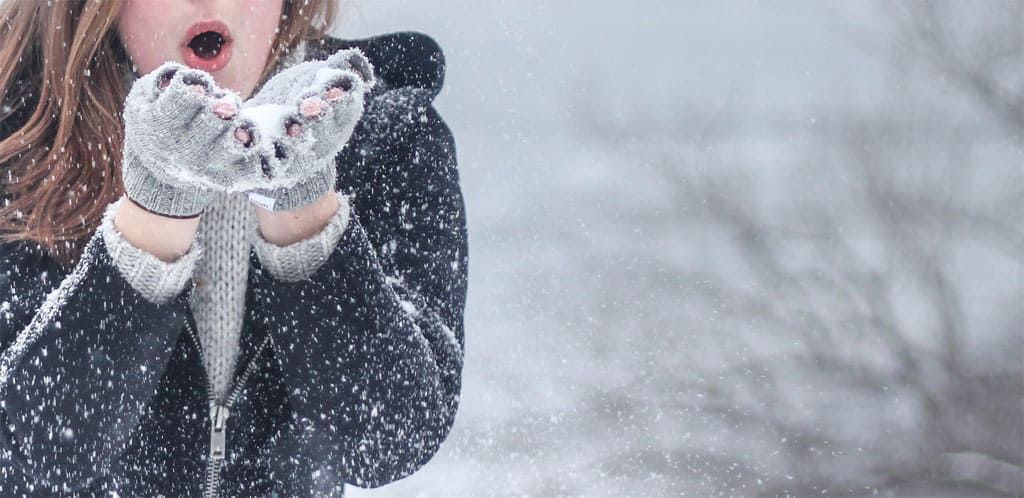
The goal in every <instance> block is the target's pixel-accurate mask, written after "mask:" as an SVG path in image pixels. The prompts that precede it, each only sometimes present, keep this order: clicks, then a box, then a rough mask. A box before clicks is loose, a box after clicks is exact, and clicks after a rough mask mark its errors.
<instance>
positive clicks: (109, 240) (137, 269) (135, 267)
mask: <svg viewBox="0 0 1024 498" xmlns="http://www.w3.org/2000/svg"><path fill="white" fill-rule="evenodd" d="M123 201H124V198H123V197H122V198H121V199H118V200H117V201H116V202H113V203H111V204H110V205H109V206H107V208H106V210H105V211H104V214H103V221H102V222H101V223H100V227H99V230H100V233H101V234H102V236H103V241H104V242H106V246H107V251H108V252H109V253H110V256H111V257H112V258H113V260H114V262H115V263H116V265H117V269H118V270H119V271H120V272H121V275H123V276H124V278H125V280H127V281H128V282H129V283H131V284H132V287H134V288H135V289H136V290H137V291H139V294H142V296H143V297H145V298H146V299H147V300H148V301H150V302H153V303H156V304H166V303H167V302H169V301H170V300H171V299H173V298H174V297H175V296H177V295H178V294H180V293H181V291H182V290H184V289H185V286H186V285H187V284H188V282H189V279H191V278H192V274H193V272H194V270H195V266H196V261H197V260H198V259H199V258H200V257H201V256H202V252H203V251H202V246H201V245H200V244H199V243H196V242H193V244H192V247H190V248H189V250H188V252H187V253H185V254H184V255H183V256H182V257H180V258H178V259H177V260H176V261H173V262H166V261H163V260H161V259H159V258H157V257H156V256H154V255H152V254H150V253H148V252H146V251H145V250H143V249H140V248H138V247H136V246H134V245H132V244H131V243H130V242H128V241H127V240H125V239H124V237H122V236H121V232H119V231H118V230H117V227H115V226H114V213H116V212H117V207H118V206H119V205H120V204H121V202H123Z"/></svg>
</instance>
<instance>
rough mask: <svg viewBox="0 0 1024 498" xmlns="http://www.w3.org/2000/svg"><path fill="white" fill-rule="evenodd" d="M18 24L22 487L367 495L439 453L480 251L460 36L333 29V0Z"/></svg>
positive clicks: (10, 202)
mask: <svg viewBox="0 0 1024 498" xmlns="http://www.w3.org/2000/svg"><path fill="white" fill-rule="evenodd" d="M0 18H3V19H4V20H5V24H4V25H3V26H2V30H3V31H2V32H0V37H2V43H0V47H2V48H0V88H2V89H3V107H2V108H0V117H2V118H0V119H2V121H0V140H2V141H0V178H2V181H3V188H2V189H0V194H2V195H3V203H2V206H0V235H2V241H3V242H2V246H0V346H2V351H3V355H2V357H0V401H2V406H0V408H2V409H0V419H2V420H0V422H2V423H0V427H3V428H4V429H3V433H2V434H0V495H2V496H98V495H101V496H109V495H111V494H112V493H117V494H118V495H120V496H158V495H164V496H196V495H199V494H200V493H203V494H205V495H207V496H217V495H220V494H223V495H225V496H274V495H276V496H342V495H343V492H344V483H345V482H348V483H352V484H354V485H358V486H360V487H365V488H372V487H378V486H382V485H384V484H387V483H389V482H392V481H394V480H397V479H400V478H403V477H405V476H408V475H410V474H411V473H413V472H415V471H416V470H418V469H419V468H421V467H422V466H423V465H424V464H426V462H427V461H429V459H430V458H431V457H432V456H433V455H434V454H435V453H436V452H437V450H438V448H439V447H440V445H441V443H442V442H443V441H444V439H445V438H446V437H447V434H448V433H449V431H450V429H451V426H452V424H453V422H454V418H455V414H456V411H457V408H458V401H459V392H460V389H461V372H462V359H463V346H464V333H463V310H464V306H465V296H466V290H467V289H466V278H467V261H468V253H467V235H466V227H465V210H464V205H463V201H462V194H461V190H460V187H459V181H458V173H457V169H456V160H455V149H454V142H453V140H452V137H451V133H450V131H449V130H448V128H447V126H446V125H445V123H444V122H443V121H442V119H441V118H440V116H438V114H437V112H436V111H435V110H434V108H433V106H432V105H431V102H432V100H433V98H434V96H436V94H437V93H438V91H439V90H440V88H441V84H442V81H443V74H444V64H443V56H442V54H441V52H440V50H439V48H438V47H437V45H436V44H435V43H434V42H433V41H432V40H431V39H430V38H428V37H426V36H424V35H421V34H416V33H397V34H391V35H383V36H379V37H374V38H369V39H364V40H351V41H344V40H339V39H334V38H331V37H327V36H324V35H323V32H324V27H326V26H330V25H331V21H332V19H333V7H332V5H331V4H330V2H329V1H323V2H312V1H310V2H306V1H300V0H259V1H255V2H254V1H252V0H229V1H223V2H196V1H187V0H122V1H105V0H104V1H69V2H44V1H42V0H39V1H31V2H30V1H26V2H5V3H4V4H3V5H2V7H0ZM166 61H172V63H171V64H164V62H166ZM303 61H306V62H303ZM186 66H188V67H186ZM140 75H141V76H140ZM204 75H206V76H209V77H208V78H207V77H205V76H204ZM317 75H327V77H326V79H324V78H318V76H317ZM129 90H131V92H129ZM126 98H127V99H128V100H127V104H126V100H125V99H126ZM171 104H173V105H171ZM182 109H185V110H184V111H183V110H182ZM268 109H270V110H273V111H275V112H269V111H268ZM186 111H188V112H186ZM277 111H279V112H277ZM181 113H184V114H181ZM190 113H191V114H190ZM122 116H123V121H122ZM183 116H184V117H183ZM175 123H178V124H177V125H175ZM211 130H213V132H212V133H211ZM202 158H205V159H206V160H205V161H204V160H202ZM140 178H141V179H142V180H139V179H140ZM240 185H242V186H244V188H243V187H239V186H240Z"/></svg>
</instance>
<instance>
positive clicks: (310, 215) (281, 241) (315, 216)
mask: <svg viewBox="0 0 1024 498" xmlns="http://www.w3.org/2000/svg"><path fill="white" fill-rule="evenodd" d="M340 206H341V204H340V203H339V202H338V194H337V193H336V192H334V191H333V190H328V191H327V192H324V194H323V195H321V196H320V197H319V198H318V199H317V200H316V201H314V202H312V203H310V204H307V205H305V206H302V207H301V208H298V209H294V210H291V211H270V210H267V209H263V208H261V207H259V206H255V209H256V219H257V221H258V222H259V230H260V236H262V237H263V240H266V241H267V242H270V243H271V244H274V245H277V246H282V247H283V246H286V245H290V244H294V243H296V242H298V241H301V240H305V239H308V238H310V237H312V236H314V235H316V234H317V233H319V232H320V231H321V230H323V229H324V227H325V226H327V223H328V222H329V221H330V220H331V217H332V216H334V215H335V214H336V213H337V212H338V208H339V207H340Z"/></svg>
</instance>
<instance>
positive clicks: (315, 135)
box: [236, 49, 375, 211]
mask: <svg viewBox="0 0 1024 498" xmlns="http://www.w3.org/2000/svg"><path fill="white" fill-rule="evenodd" d="M374 84H375V78H374V74H373V67H372V66H371V65H370V63H369V61H367V60H366V57H365V56H364V55H363V53H362V52H361V51H360V50H358V49H350V50H340V51H338V52H337V53H335V54H334V55H332V56H331V57H329V58H328V59H327V60H324V61H308V62H303V63H301V64H298V65H295V66H292V67H289V68H288V69H285V70H284V71H281V72H280V73H278V74H276V75H275V76H274V77H273V78H271V79H270V80H268V81H267V82H266V84H265V85H264V86H263V88H262V89H260V91H259V92H258V93H257V94H256V95H254V96H253V97H252V98H251V99H249V100H248V101H247V102H245V104H243V106H242V110H241V113H240V114H241V116H242V118H243V119H246V120H248V121H251V122H253V123H255V124H256V136H255V137H254V141H255V144H256V145H255V148H256V149H257V150H258V151H259V154H260V155H261V161H262V166H263V173H264V177H263V178H262V179H260V180H259V181H257V182H255V183H253V184H246V183H245V182H239V183H236V189H237V190H247V191H249V199H250V200H251V201H252V202H253V203H255V204H257V205H259V206H261V207H263V208H265V209H268V210H271V211H285V210H293V209H297V208H300V207H302V206H305V205H308V204H311V203H312V202H313V201H315V200H316V199H318V198H320V197H321V196H323V195H324V194H325V193H327V192H329V191H334V188H335V181H336V179H337V170H336V166H335V162H334V157H335V156H336V155H337V154H338V152H339V151H341V149H342V147H344V146H345V144H346V143H347V142H348V140H349V138H350V137H351V135H352V131H353V130H354V129H355V126H356V123H357V122H358V121H359V118H360V117H361V116H362V115H363V97H364V95H365V94H366V93H367V92H369V90H370V89H371V88H372V87H373V85H374Z"/></svg>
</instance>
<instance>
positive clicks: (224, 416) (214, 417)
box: [210, 401, 230, 459]
mask: <svg viewBox="0 0 1024 498" xmlns="http://www.w3.org/2000/svg"><path fill="white" fill-rule="evenodd" d="M228 415H230V411H229V410H228V407H226V406H223V405H220V404H218V403H217V402H216V401H210V459H214V458H220V459H223V458H224V457H225V456H226V455H227V440H226V435H227V421H228Z"/></svg>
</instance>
